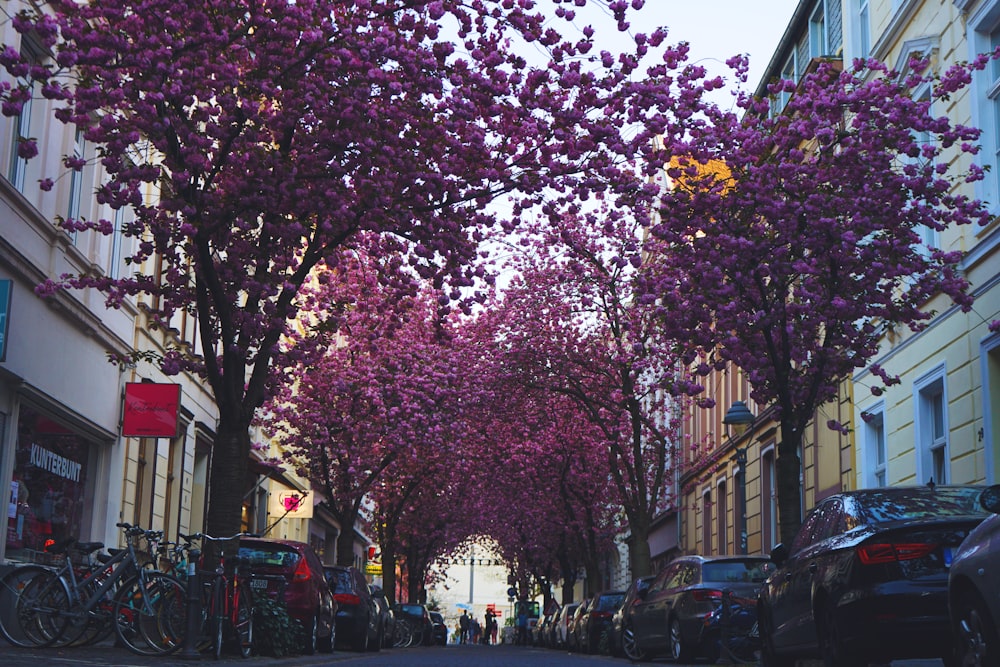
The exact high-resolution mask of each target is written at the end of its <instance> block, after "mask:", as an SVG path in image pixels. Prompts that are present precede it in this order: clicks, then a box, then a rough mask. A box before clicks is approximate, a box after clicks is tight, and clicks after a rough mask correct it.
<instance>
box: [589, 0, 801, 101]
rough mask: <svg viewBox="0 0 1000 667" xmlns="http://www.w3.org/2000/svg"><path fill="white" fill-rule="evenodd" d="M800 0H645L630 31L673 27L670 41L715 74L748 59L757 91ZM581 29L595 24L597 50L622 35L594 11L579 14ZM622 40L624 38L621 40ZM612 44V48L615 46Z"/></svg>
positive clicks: (634, 15) (750, 82)
mask: <svg viewBox="0 0 1000 667" xmlns="http://www.w3.org/2000/svg"><path fill="white" fill-rule="evenodd" d="M796 5H798V0H646V4H645V6H644V7H643V8H642V9H641V10H638V11H635V10H632V12H631V16H632V20H631V28H630V32H632V33H637V32H645V33H649V32H652V29H653V28H654V27H655V26H660V25H663V26H666V27H667V28H668V29H669V36H668V40H667V41H668V42H669V43H671V44H674V43H677V42H681V41H685V42H688V43H689V44H690V45H691V53H690V60H691V61H692V62H698V63H699V64H702V65H704V66H705V67H706V68H707V69H708V70H709V72H711V73H713V74H727V73H728V68H727V67H726V65H725V62H726V60H727V59H728V58H730V57H731V56H734V55H736V54H739V53H746V54H749V56H750V76H749V79H748V80H747V86H748V87H749V88H750V89H751V90H753V89H755V88H756V87H757V83H758V82H759V81H760V77H761V76H762V75H763V73H764V69H765V68H766V67H767V64H768V62H769V61H770V60H771V56H772V55H773V54H774V50H775V49H776V48H777V46H778V41H779V40H780V39H781V36H782V34H783V33H784V31H785V27H786V26H787V25H788V21H789V19H791V17H792V12H794V11H795V7H796ZM578 12H579V13H578V17H577V20H576V21H575V22H576V24H577V25H579V26H583V25H586V24H587V23H593V24H594V27H595V29H596V30H597V31H598V33H597V38H598V40H597V41H598V44H599V46H598V48H599V49H600V48H602V47H603V46H604V44H605V39H614V38H615V37H616V36H617V35H618V33H617V31H616V27H615V24H614V23H613V22H612V21H610V20H609V19H606V20H604V21H602V17H601V14H600V12H597V11H596V10H594V9H586V10H582V11H580V10H578ZM618 39H621V37H618ZM612 44H613V42H608V46H607V47H605V48H608V50H612V51H615V50H618V51H620V50H622V49H621V47H618V48H614V47H613V46H611V45H612Z"/></svg>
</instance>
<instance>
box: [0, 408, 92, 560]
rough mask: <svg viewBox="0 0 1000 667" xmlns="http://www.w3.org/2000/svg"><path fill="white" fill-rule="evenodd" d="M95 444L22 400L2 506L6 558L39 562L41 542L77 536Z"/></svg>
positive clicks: (85, 512) (86, 506)
mask: <svg viewBox="0 0 1000 667" xmlns="http://www.w3.org/2000/svg"><path fill="white" fill-rule="evenodd" d="M96 449H97V445H96V443H94V442H93V441H91V440H88V439H87V438H86V437H85V436H83V435H82V434H80V433H77V432H75V431H74V430H72V429H71V428H69V427H67V426H66V425H64V424H63V423H61V422H59V421H57V420H56V419H54V418H53V417H51V416H49V415H47V414H45V413H44V412H42V411H41V410H38V409H36V408H34V407H33V406H31V405H28V404H25V403H22V404H21V406H20V409H19V411H18V419H17V429H16V441H15V443H14V469H13V475H12V477H11V482H10V498H9V502H8V508H7V539H6V557H7V559H8V560H13V561H37V560H43V559H44V557H43V555H42V554H43V552H44V549H45V546H46V544H49V543H51V542H53V541H58V540H61V539H64V538H67V537H79V536H80V535H81V533H82V532H84V527H85V526H87V525H89V522H90V520H91V511H92V510H91V507H92V502H89V501H90V500H92V498H93V493H92V492H91V491H90V490H89V488H88V483H90V484H92V477H93V475H92V474H91V468H92V466H93V462H94V460H95V458H96Z"/></svg>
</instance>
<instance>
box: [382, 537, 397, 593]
mask: <svg viewBox="0 0 1000 667" xmlns="http://www.w3.org/2000/svg"><path fill="white" fill-rule="evenodd" d="M382 590H383V591H384V592H385V597H386V598H387V599H388V600H389V604H390V605H394V604H396V552H395V550H393V549H392V548H386V546H385V544H383V545H382Z"/></svg>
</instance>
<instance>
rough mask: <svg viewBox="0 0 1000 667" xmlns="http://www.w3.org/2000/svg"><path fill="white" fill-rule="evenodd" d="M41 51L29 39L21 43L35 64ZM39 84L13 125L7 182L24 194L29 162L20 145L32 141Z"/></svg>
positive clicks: (39, 58)
mask: <svg viewBox="0 0 1000 667" xmlns="http://www.w3.org/2000/svg"><path fill="white" fill-rule="evenodd" d="M40 52H41V49H40V48H39V47H38V46H36V45H35V44H34V43H33V42H32V41H31V40H30V39H29V38H23V41H22V42H21V55H22V56H23V57H24V58H26V59H28V60H31V61H33V62H38V61H40V60H41V56H40ZM18 83H26V81H25V80H20V81H18ZM37 89H38V83H37V82H35V83H32V84H31V96H30V97H29V98H28V100H27V101H26V102H25V103H24V105H23V106H22V107H21V113H19V114H18V115H17V116H15V117H14V118H13V119H12V120H13V122H12V123H11V125H12V128H11V135H10V138H11V141H10V163H9V164H8V166H7V180H9V181H10V182H11V185H13V186H14V189H16V190H17V191H18V192H22V193H23V192H24V186H25V182H26V180H27V176H26V175H27V173H28V160H27V159H25V158H23V157H21V156H19V155H18V154H17V148H18V145H19V144H20V143H21V140H22V139H30V138H31V131H32V123H31V120H32V118H31V116H32V113H33V111H34V99H35V95H36V94H37Z"/></svg>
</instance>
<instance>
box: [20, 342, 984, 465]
mask: <svg viewBox="0 0 1000 667" xmlns="http://www.w3.org/2000/svg"><path fill="white" fill-rule="evenodd" d="M979 359H980V364H981V365H982V378H983V408H984V412H983V413H982V414H983V427H982V428H983V430H982V434H983V437H982V442H983V454H984V459H985V463H986V483H987V484H996V483H997V480H998V479H1000V472H998V471H997V468H998V467H1000V460H998V456H997V453H998V452H1000V437H998V431H1000V429H998V427H997V426H998V425H997V417H998V416H1000V334H994V335H992V336H990V337H989V338H987V339H985V340H984V341H983V342H982V343H980V345H979ZM0 425H2V421H0Z"/></svg>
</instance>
